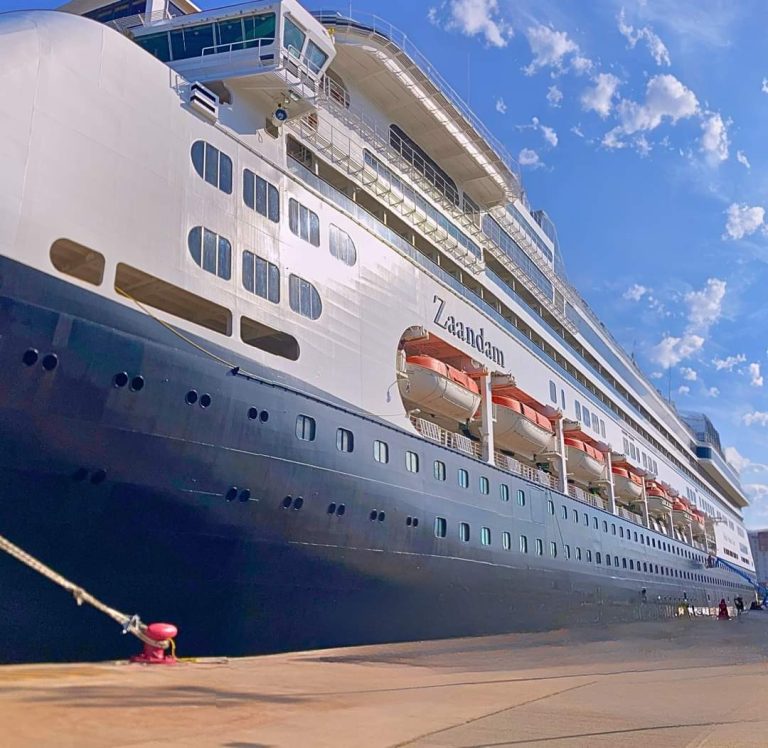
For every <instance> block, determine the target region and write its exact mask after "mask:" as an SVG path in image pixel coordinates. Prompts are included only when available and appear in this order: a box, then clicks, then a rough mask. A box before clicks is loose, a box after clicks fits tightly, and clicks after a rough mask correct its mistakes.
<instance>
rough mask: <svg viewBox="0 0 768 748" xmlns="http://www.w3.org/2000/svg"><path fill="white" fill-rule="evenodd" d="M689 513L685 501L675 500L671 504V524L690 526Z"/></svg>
mask: <svg viewBox="0 0 768 748" xmlns="http://www.w3.org/2000/svg"><path fill="white" fill-rule="evenodd" d="M691 516H692V515H691V511H690V509H689V508H688V502H686V501H685V499H681V498H679V497H678V498H677V499H675V500H674V502H673V503H672V522H673V523H674V524H675V525H678V526H680V525H682V526H684V527H687V526H688V525H690V524H691Z"/></svg>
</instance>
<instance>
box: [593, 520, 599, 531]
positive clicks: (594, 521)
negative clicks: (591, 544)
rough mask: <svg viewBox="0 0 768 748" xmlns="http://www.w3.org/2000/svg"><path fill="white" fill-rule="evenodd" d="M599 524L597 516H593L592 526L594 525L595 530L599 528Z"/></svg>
mask: <svg viewBox="0 0 768 748" xmlns="http://www.w3.org/2000/svg"><path fill="white" fill-rule="evenodd" d="M597 525H598V521H597V517H592V527H594V528H595V530H597V529H598V527H597Z"/></svg>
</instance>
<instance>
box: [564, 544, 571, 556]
mask: <svg viewBox="0 0 768 748" xmlns="http://www.w3.org/2000/svg"><path fill="white" fill-rule="evenodd" d="M563 550H564V551H565V557H566V558H567V559H569V560H570V558H571V546H569V545H568V544H566V545H564V546H563Z"/></svg>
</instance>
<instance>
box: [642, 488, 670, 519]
mask: <svg viewBox="0 0 768 748" xmlns="http://www.w3.org/2000/svg"><path fill="white" fill-rule="evenodd" d="M645 497H646V499H647V501H648V513H649V514H654V515H659V516H662V517H669V513H670V511H671V510H672V501H671V499H670V498H669V494H667V492H666V491H665V490H664V487H663V486H662V485H661V484H660V483H657V482H656V481H653V480H649V481H646V482H645Z"/></svg>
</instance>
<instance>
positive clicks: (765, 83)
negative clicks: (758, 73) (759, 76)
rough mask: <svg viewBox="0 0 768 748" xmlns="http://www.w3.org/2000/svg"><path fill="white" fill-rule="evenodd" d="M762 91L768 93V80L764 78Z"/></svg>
mask: <svg viewBox="0 0 768 748" xmlns="http://www.w3.org/2000/svg"><path fill="white" fill-rule="evenodd" d="M760 90H761V91H762V92H763V93H768V78H763V83H762V85H761V86H760Z"/></svg>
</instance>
